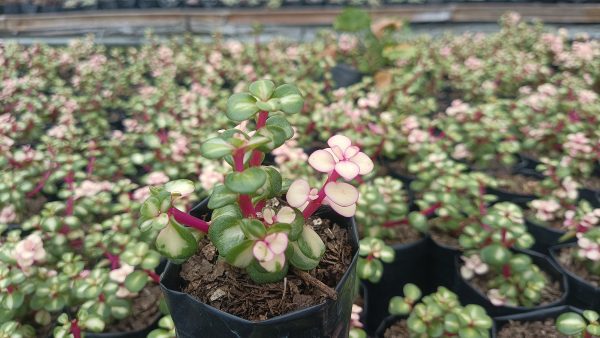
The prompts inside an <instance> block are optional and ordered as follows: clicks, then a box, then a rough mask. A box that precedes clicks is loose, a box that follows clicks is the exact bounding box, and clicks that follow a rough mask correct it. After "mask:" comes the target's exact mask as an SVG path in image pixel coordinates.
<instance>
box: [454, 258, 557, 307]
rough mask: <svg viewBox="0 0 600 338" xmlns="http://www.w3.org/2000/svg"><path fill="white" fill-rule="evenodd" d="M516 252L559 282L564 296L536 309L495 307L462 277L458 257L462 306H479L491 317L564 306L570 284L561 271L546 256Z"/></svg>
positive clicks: (457, 268) (458, 287) (457, 288)
mask: <svg viewBox="0 0 600 338" xmlns="http://www.w3.org/2000/svg"><path fill="white" fill-rule="evenodd" d="M513 251H514V252H517V253H523V254H526V255H528V256H529V257H531V260H532V262H533V263H534V264H535V265H537V266H538V267H539V268H540V269H541V270H542V271H544V272H545V273H546V274H547V275H548V276H549V277H550V280H551V281H558V282H559V284H560V289H561V291H562V295H561V297H560V298H559V299H557V300H555V301H553V302H551V303H549V304H546V305H539V306H534V307H524V306H508V305H507V306H495V305H493V304H492V302H491V301H490V300H489V299H488V298H487V296H486V295H485V294H483V293H482V292H481V291H479V290H477V289H475V288H474V287H473V286H472V285H471V284H470V283H469V282H468V281H466V280H465V279H464V278H462V276H461V275H460V266H461V263H462V262H461V260H460V259H458V257H457V258H456V260H455V266H454V269H455V271H456V274H457V275H458V282H457V285H456V291H455V292H456V294H457V295H458V297H459V299H460V302H461V304H478V305H481V306H483V308H485V310H486V311H487V314H488V315H489V316H491V317H497V316H508V315H515V314H520V313H525V312H531V311H537V310H542V309H547V308H551V307H555V306H560V305H564V304H565V303H566V301H567V298H568V296H569V283H568V281H567V277H566V276H565V274H564V273H563V272H562V271H561V269H560V268H559V267H558V266H557V265H556V264H555V263H554V262H553V261H552V260H551V259H550V258H549V257H548V256H546V255H542V254H540V253H537V252H535V251H531V250H521V249H513Z"/></svg>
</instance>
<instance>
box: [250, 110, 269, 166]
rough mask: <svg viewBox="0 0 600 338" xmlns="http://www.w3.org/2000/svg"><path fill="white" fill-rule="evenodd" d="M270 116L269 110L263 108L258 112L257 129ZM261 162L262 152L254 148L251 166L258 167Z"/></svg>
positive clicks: (264, 123)
mask: <svg viewBox="0 0 600 338" xmlns="http://www.w3.org/2000/svg"><path fill="white" fill-rule="evenodd" d="M268 117H269V112H268V111H263V110H261V111H260V112H259V113H258V117H257V118H256V130H257V131H258V130H259V129H260V128H262V127H264V126H265V125H266V124H267V118H268ZM261 163H262V155H261V152H260V151H258V150H256V149H254V150H252V155H251V156H250V166H251V167H258V166H259V165H261Z"/></svg>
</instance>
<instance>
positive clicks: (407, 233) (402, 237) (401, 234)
mask: <svg viewBox="0 0 600 338" xmlns="http://www.w3.org/2000/svg"><path fill="white" fill-rule="evenodd" d="M394 230H395V231H394V237H392V238H385V239H384V242H385V244H387V245H396V244H407V243H413V242H416V241H418V240H419V239H421V238H422V237H423V235H422V234H421V233H420V232H418V231H417V230H415V229H414V228H413V227H411V226H410V225H409V224H400V225H397V226H394Z"/></svg>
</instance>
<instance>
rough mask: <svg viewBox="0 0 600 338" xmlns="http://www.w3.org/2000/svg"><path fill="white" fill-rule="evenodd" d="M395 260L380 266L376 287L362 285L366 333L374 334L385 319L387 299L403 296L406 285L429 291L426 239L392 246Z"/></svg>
mask: <svg viewBox="0 0 600 338" xmlns="http://www.w3.org/2000/svg"><path fill="white" fill-rule="evenodd" d="M392 247H393V248H394V251H395V252H396V259H395V260H394V262H392V263H384V264H383V267H384V268H383V276H382V277H381V280H380V281H379V282H378V283H370V282H368V281H365V282H363V285H364V287H365V290H366V292H365V299H364V302H365V307H364V311H366V316H365V317H366V325H365V328H366V330H367V331H368V332H375V330H376V329H377V327H378V326H379V324H380V323H381V321H382V320H383V319H384V318H385V317H386V316H387V315H388V307H387V304H388V303H389V301H390V299H391V298H392V297H394V296H400V295H401V294H402V288H403V287H404V285H405V284H407V283H413V284H415V285H418V286H419V288H421V289H422V290H423V291H424V292H427V291H429V290H428V289H427V288H428V270H427V269H426V267H427V264H428V263H427V262H428V248H429V239H428V238H427V237H423V238H421V239H419V240H417V241H415V242H412V243H406V244H396V245H392Z"/></svg>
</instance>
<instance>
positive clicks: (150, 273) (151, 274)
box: [144, 269, 160, 284]
mask: <svg viewBox="0 0 600 338" xmlns="http://www.w3.org/2000/svg"><path fill="white" fill-rule="evenodd" d="M144 272H145V273H147V274H148V277H150V278H151V279H152V280H153V281H154V283H156V284H158V283H160V276H159V275H158V274H156V272H154V271H152V270H148V269H144Z"/></svg>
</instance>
